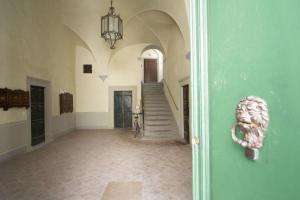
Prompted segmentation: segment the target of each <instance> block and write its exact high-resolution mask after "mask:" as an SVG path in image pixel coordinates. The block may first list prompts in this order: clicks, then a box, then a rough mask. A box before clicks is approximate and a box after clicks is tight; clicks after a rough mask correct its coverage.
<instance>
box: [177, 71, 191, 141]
mask: <svg viewBox="0 0 300 200" xmlns="http://www.w3.org/2000/svg"><path fill="white" fill-rule="evenodd" d="M185 85H189V105H190V108H191V81H190V76H188V77H186V78H183V79H181V80H179V86H180V108H179V109H180V127H179V132H180V136H181V138H183V139H184V107H183V103H184V100H183V86H185ZM189 118H190V122H191V109H190V116H189ZM190 144H192V135H191V126H190Z"/></svg>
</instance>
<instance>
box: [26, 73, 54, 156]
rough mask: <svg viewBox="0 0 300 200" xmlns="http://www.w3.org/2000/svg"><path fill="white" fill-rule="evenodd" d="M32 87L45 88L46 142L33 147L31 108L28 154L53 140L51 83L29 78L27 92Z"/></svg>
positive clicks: (28, 117) (28, 112)
mask: <svg viewBox="0 0 300 200" xmlns="http://www.w3.org/2000/svg"><path fill="white" fill-rule="evenodd" d="M31 85H34V86H39V87H44V88H45V90H44V92H45V142H44V143H41V144H38V145H36V146H32V145H31V107H29V109H27V152H30V151H34V150H36V149H39V148H41V147H42V146H44V145H45V144H47V143H49V142H51V141H52V140H53V139H52V135H51V93H50V92H51V82H50V81H47V80H42V79H38V78H33V77H27V90H28V91H29V92H30V86H31ZM30 95H31V94H30Z"/></svg>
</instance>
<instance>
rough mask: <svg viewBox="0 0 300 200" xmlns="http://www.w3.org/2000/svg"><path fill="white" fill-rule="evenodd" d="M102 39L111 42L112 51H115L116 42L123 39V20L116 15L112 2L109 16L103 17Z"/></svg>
mask: <svg viewBox="0 0 300 200" xmlns="http://www.w3.org/2000/svg"><path fill="white" fill-rule="evenodd" d="M101 37H102V38H104V39H105V41H108V42H109V45H110V48H111V49H115V44H116V42H117V41H118V40H121V39H123V20H122V19H121V17H120V15H117V14H116V12H115V8H114V7H113V1H112V0H111V6H110V8H109V11H108V14H107V15H105V16H103V17H101Z"/></svg>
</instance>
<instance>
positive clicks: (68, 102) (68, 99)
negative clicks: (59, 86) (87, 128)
mask: <svg viewBox="0 0 300 200" xmlns="http://www.w3.org/2000/svg"><path fill="white" fill-rule="evenodd" d="M59 102H60V114H63V113H72V112H73V95H72V94H70V93H63V94H60V95H59Z"/></svg>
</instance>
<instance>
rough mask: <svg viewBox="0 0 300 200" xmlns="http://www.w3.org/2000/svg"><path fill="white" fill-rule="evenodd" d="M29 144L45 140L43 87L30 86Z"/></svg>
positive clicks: (33, 144)
mask: <svg viewBox="0 0 300 200" xmlns="http://www.w3.org/2000/svg"><path fill="white" fill-rule="evenodd" d="M30 94H31V97H30V101H31V103H30V106H31V145H32V146H35V145H37V144H40V143H43V142H45V88H43V87H39V86H31V87H30Z"/></svg>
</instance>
